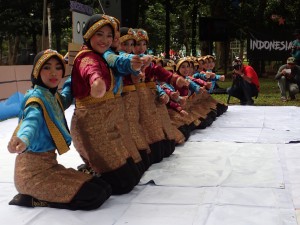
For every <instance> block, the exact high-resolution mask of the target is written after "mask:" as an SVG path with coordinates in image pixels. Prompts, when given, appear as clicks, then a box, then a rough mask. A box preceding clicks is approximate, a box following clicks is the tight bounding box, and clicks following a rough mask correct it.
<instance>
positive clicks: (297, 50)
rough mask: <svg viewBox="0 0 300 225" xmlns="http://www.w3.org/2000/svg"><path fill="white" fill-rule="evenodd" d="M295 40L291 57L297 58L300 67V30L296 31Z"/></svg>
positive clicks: (296, 61)
mask: <svg viewBox="0 0 300 225" xmlns="http://www.w3.org/2000/svg"><path fill="white" fill-rule="evenodd" d="M293 34H294V36H295V38H296V39H295V40H294V41H293V43H292V51H291V56H293V57H294V58H295V63H296V64H297V65H298V66H300V29H296V30H295V31H294V33H293Z"/></svg>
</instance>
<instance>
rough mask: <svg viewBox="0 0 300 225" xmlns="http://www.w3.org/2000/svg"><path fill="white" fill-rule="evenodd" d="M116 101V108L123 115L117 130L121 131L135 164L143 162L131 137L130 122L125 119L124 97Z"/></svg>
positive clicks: (119, 118) (120, 116) (120, 117)
mask: <svg viewBox="0 0 300 225" xmlns="http://www.w3.org/2000/svg"><path fill="white" fill-rule="evenodd" d="M115 100H116V107H119V108H120V112H121V114H120V115H119V116H118V122H117V129H118V130H119V132H120V134H121V136H122V141H123V143H124V146H125V147H126V149H127V150H128V152H129V154H130V156H131V157H132V158H133V161H134V162H135V163H139V162H141V161H142V158H141V155H140V153H139V151H138V148H137V146H136V145H135V142H134V140H133V138H132V136H131V133H130V129H129V125H128V121H127V120H126V119H125V114H126V111H125V104H124V100H123V98H122V97H118V98H116V99H115Z"/></svg>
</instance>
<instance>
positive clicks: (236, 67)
mask: <svg viewBox="0 0 300 225" xmlns="http://www.w3.org/2000/svg"><path fill="white" fill-rule="evenodd" d="M241 67H242V65H238V64H237V65H234V66H233V69H235V70H240V69H241Z"/></svg>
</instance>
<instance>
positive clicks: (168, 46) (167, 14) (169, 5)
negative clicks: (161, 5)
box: [165, 0, 171, 59]
mask: <svg viewBox="0 0 300 225" xmlns="http://www.w3.org/2000/svg"><path fill="white" fill-rule="evenodd" d="M170 8H171V4H170V0H166V37H165V41H166V45H165V52H166V58H167V59H169V58H170Z"/></svg>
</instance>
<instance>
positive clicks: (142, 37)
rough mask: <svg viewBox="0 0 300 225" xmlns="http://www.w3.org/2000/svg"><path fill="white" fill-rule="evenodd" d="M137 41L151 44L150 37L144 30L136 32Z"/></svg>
mask: <svg viewBox="0 0 300 225" xmlns="http://www.w3.org/2000/svg"><path fill="white" fill-rule="evenodd" d="M136 41H147V42H149V37H148V34H147V31H145V30H143V29H137V31H136Z"/></svg>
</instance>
